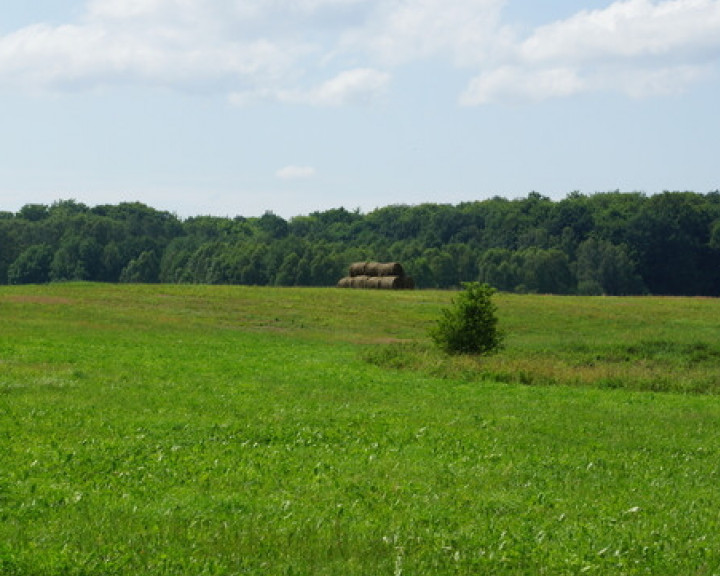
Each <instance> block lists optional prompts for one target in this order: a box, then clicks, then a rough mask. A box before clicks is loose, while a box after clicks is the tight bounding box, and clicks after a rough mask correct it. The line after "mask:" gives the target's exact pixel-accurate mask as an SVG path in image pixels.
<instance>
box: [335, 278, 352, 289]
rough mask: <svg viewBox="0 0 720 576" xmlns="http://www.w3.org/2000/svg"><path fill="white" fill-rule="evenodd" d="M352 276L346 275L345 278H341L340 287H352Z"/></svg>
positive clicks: (338, 284)
mask: <svg viewBox="0 0 720 576" xmlns="http://www.w3.org/2000/svg"><path fill="white" fill-rule="evenodd" d="M351 280H352V278H350V276H345V278H340V280H339V281H338V283H337V286H338V288H350V284H351Z"/></svg>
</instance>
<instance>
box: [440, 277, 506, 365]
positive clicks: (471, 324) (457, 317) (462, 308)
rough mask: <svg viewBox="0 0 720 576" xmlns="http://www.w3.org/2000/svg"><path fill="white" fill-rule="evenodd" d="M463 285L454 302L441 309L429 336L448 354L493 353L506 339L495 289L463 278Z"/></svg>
mask: <svg viewBox="0 0 720 576" xmlns="http://www.w3.org/2000/svg"><path fill="white" fill-rule="evenodd" d="M462 286H463V291H462V292H460V294H459V295H458V297H457V298H456V299H455V300H454V301H453V305H452V306H451V307H450V308H446V309H444V310H443V311H442V315H441V317H440V319H439V320H438V322H437V325H436V326H434V327H433V328H432V329H431V330H430V337H431V338H432V339H433V341H434V342H435V344H436V345H437V346H438V347H439V348H440V349H441V350H443V351H445V352H447V353H448V354H478V355H481V354H490V353H492V352H494V351H496V350H498V349H499V348H500V347H501V346H502V343H503V334H502V333H501V332H500V330H499V329H498V318H497V315H496V310H497V307H496V306H495V304H494V302H493V301H492V296H493V294H495V289H494V288H492V287H490V286H489V285H488V284H479V283H477V282H463V285H462Z"/></svg>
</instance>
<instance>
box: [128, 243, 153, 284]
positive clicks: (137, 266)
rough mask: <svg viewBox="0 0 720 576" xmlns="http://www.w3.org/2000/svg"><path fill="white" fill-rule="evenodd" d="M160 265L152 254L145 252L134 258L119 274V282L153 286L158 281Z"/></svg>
mask: <svg viewBox="0 0 720 576" xmlns="http://www.w3.org/2000/svg"><path fill="white" fill-rule="evenodd" d="M159 273H160V264H159V262H158V258H157V256H156V255H155V253H154V252H151V251H147V252H143V253H142V254H140V255H139V256H138V257H137V258H134V259H133V260H131V261H130V263H129V264H128V265H127V266H126V267H125V268H124V269H123V271H122V273H121V274H120V282H128V283H134V284H139V283H142V284H153V283H156V282H157V281H158V276H159Z"/></svg>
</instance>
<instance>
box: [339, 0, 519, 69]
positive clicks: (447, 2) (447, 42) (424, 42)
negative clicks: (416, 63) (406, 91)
mask: <svg viewBox="0 0 720 576" xmlns="http://www.w3.org/2000/svg"><path fill="white" fill-rule="evenodd" d="M374 4H375V10H374V11H373V13H372V14H371V15H370V17H369V18H368V19H367V21H366V23H365V25H364V26H361V27H358V28H355V29H351V30H348V31H347V32H346V33H345V35H344V37H343V39H342V42H343V45H344V47H345V48H346V49H347V48H352V49H354V50H358V51H360V52H367V53H369V54H370V55H372V56H373V57H374V58H377V59H378V60H379V61H381V62H384V63H386V64H390V65H400V64H403V63H405V62H409V61H413V60H417V59H421V58H427V57H432V56H435V55H437V54H443V55H447V56H449V57H450V58H451V59H452V60H453V61H454V62H456V63H458V64H466V63H469V62H477V61H481V60H483V59H485V58H486V57H487V56H488V54H489V53H491V52H492V51H494V50H495V49H496V47H497V44H498V42H502V39H503V35H504V33H505V32H504V30H503V29H502V28H501V26H500V15H501V10H502V6H503V4H505V0H385V1H383V2H380V1H378V2H374Z"/></svg>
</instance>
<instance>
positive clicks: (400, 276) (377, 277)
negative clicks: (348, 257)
mask: <svg viewBox="0 0 720 576" xmlns="http://www.w3.org/2000/svg"><path fill="white" fill-rule="evenodd" d="M338 287H339V288H370V289H373V288H374V289H378V290H412V289H414V288H415V282H414V281H413V279H412V278H411V277H410V276H406V275H405V270H403V267H402V264H400V263H399V262H355V263H353V264H351V265H350V275H349V276H346V277H345V278H342V279H341V280H340V281H339V282H338Z"/></svg>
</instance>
